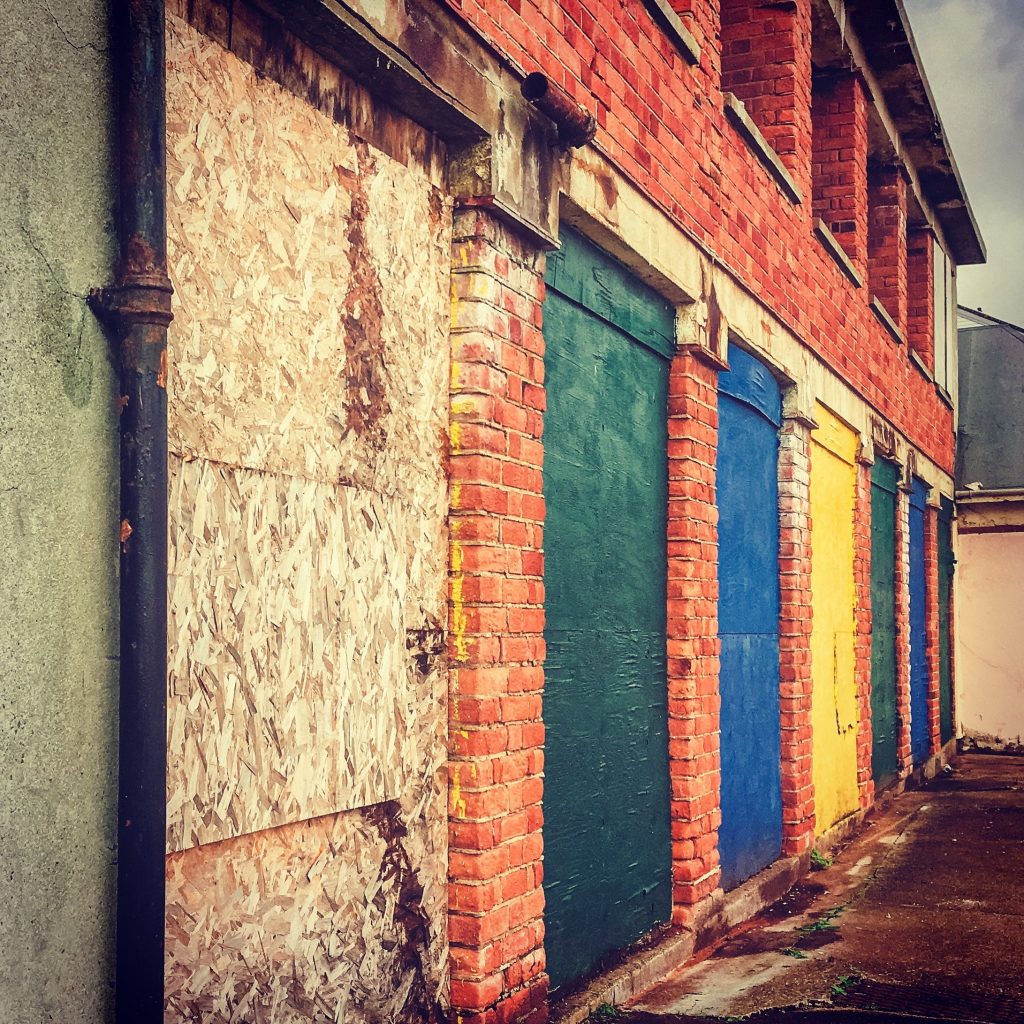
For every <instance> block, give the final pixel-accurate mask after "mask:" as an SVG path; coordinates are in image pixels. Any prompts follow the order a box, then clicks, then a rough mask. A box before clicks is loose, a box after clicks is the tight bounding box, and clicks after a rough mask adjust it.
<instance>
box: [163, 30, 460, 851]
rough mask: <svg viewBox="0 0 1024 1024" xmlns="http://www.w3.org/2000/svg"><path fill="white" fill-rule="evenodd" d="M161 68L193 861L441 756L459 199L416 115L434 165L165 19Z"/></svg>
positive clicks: (176, 794)
mask: <svg viewBox="0 0 1024 1024" xmlns="http://www.w3.org/2000/svg"><path fill="white" fill-rule="evenodd" d="M167 59H168V192H169V196H168V199H169V202H168V210H169V213H168V220H169V224H168V236H169V238H168V247H169V253H170V265H171V276H172V280H173V283H174V287H175V300H174V302H175V320H174V323H173V325H172V327H171V333H170V356H171V367H170V374H169V419H170V424H169V435H170V439H169V444H170V449H171V452H172V456H173V457H172V459H171V494H170V516H171V523H170V530H171V532H170V548H171V550H170V558H171V579H170V586H171V591H170V598H169V599H170V635H169V645H170V669H169V679H168V688H169V693H168V701H169V710H168V714H169V730H170V736H169V751H168V755H169V764H168V845H169V849H170V850H172V851H178V850H182V849H185V848H188V847H190V846H193V845H195V844H204V843H213V842H217V841H219V840H223V839H226V838H229V837H233V836H238V835H241V834H245V833H248V832H253V831H256V830H260V829H265V828H269V827H274V826H278V825H281V824H284V823H287V822H293V821H301V820H304V819H308V818H313V817H317V816H321V815H327V814H332V813H334V812H337V811H340V810H345V809H350V808H356V807H361V806H365V805H370V804H376V803H380V802H382V801H389V800H395V799H399V798H402V797H403V795H404V794H405V793H406V792H407V791H408V786H409V785H411V780H413V779H415V778H418V777H420V775H421V774H422V770H423V767H424V766H425V765H429V764H432V763H434V762H435V761H436V760H437V759H438V756H439V754H438V752H439V751H440V750H441V749H442V743H443V724H444V722H445V721H446V719H447V715H446V709H445V706H444V704H445V700H446V679H445V675H444V666H443V663H442V658H441V653H440V652H441V650H442V649H443V627H442V624H443V621H444V609H445V572H446V537H445V516H446V512H447V504H448V502H447V484H446V480H445V474H444V468H443V455H444V451H445V428H446V423H447V385H448V363H449V358H448V338H447V334H448V292H449V287H448V278H449V271H450V251H451V202H450V200H449V198H448V197H447V196H445V195H444V193H443V192H441V191H439V188H438V185H439V181H438V178H437V173H436V171H437V165H436V160H435V159H434V156H436V153H437V144H436V143H432V144H427V142H425V141H424V138H426V133H424V132H423V131H422V129H419V128H418V127H416V126H415V125H413V124H412V123H411V122H403V121H402V120H401V119H400V118H398V117H397V116H396V115H390V114H389V115H388V118H389V122H388V123H389V124H391V125H392V129H393V132H405V133H407V134H408V137H409V138H410V139H411V140H412V142H411V143H410V145H409V146H407V147H404V149H405V151H406V153H407V154H413V153H415V152H423V153H428V154H433V155H432V156H431V159H430V160H428V161H426V163H424V164H423V165H422V166H420V165H417V163H416V161H415V160H413V159H407V160H406V161H404V162H399V161H397V160H395V159H393V158H392V157H390V156H388V155H386V154H385V153H383V152H382V151H380V150H377V149H374V148H373V147H371V146H370V145H368V144H367V143H366V142H364V141H362V140H361V139H359V138H358V137H356V136H355V135H353V134H352V133H351V132H350V131H349V130H348V129H347V128H346V127H345V125H344V124H343V123H341V120H333V119H331V118H329V117H326V116H324V114H322V113H321V112H319V111H317V110H316V109H314V108H313V107H312V106H310V105H308V104H307V103H305V102H304V101H303V100H302V99H300V98H299V97H297V96H296V95H294V94H292V93H290V92H287V91H285V90H284V89H282V88H281V87H279V86H278V85H277V84H275V83H274V82H272V81H270V80H268V79H266V78H264V77H261V76H259V75H258V74H257V72H256V71H255V70H254V69H253V68H252V67H250V66H248V65H247V64H245V63H244V62H242V61H241V60H239V59H238V58H237V57H236V56H234V55H233V54H231V53H229V52H228V51H226V50H225V49H223V48H222V47H221V46H220V45H219V44H218V43H216V42H214V41H212V40H211V39H209V38H207V37H205V36H202V35H200V34H199V33H198V32H196V31H195V30H194V29H192V28H191V27H189V26H188V25H186V24H185V23H184V22H182V21H180V20H179V19H177V18H176V17H173V16H171V17H169V18H168V58H167ZM339 81H340V78H339ZM341 93H344V94H345V95H350V96H356V95H357V94H360V90H359V89H358V87H357V86H355V85H351V84H350V85H349V86H348V87H346V89H344V90H341V91H340V92H339V95H341ZM360 95H362V94H360ZM370 102H371V101H370V100H369V98H368V97H367V96H365V95H362V98H361V99H360V103H362V104H366V103H370ZM362 114H363V115H365V110H364V111H363V112H362ZM361 116H362V115H361ZM421 137H423V138H421ZM417 139H419V140H420V141H419V143H417V142H416V140H417ZM398 148H399V149H401V148H403V147H398Z"/></svg>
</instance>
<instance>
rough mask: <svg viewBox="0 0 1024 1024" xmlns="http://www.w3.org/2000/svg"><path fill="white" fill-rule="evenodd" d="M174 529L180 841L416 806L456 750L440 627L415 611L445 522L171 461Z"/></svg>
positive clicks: (267, 478)
mask: <svg viewBox="0 0 1024 1024" xmlns="http://www.w3.org/2000/svg"><path fill="white" fill-rule="evenodd" d="M169 524H170V525H169V530H170V540H171V543H170V562H169V580H170V607H169V624H170V625H169V631H170V634H171V636H172V637H173V638H174V642H173V643H172V644H171V650H170V660H169V679H170V694H169V705H168V718H169V722H168V730H169V731H168V769H167V779H168V786H167V791H168V807H167V811H168V840H169V848H170V849H172V850H180V849H182V848H184V847H187V846H192V845H195V844H198V843H207V842H213V841H216V840H218V839H223V838H225V837H227V836H233V835H238V834H240V833H243V832H251V831H254V830H256V829H262V828H268V827H270V826H274V825H279V824H282V823H285V822H289V821H298V820H301V819H303V818H308V817H313V816H315V815H319V814H327V813H330V812H332V811H335V810H339V809H343V808H349V807H361V806H365V805H368V804H373V803H378V802H380V801H382V800H390V799H394V798H397V797H398V796H400V795H401V793H402V792H403V791H404V789H405V787H406V785H407V783H408V781H409V780H410V779H412V778H414V777H415V776H416V775H417V774H418V773H419V771H420V770H421V766H422V765H423V764H424V763H426V762H427V761H429V760H430V759H431V758H433V757H435V756H436V753H435V747H437V746H439V745H440V744H441V741H442V736H441V728H442V723H443V721H444V689H445V680H444V679H443V678H441V676H442V673H441V671H440V667H441V666H440V664H439V661H438V654H437V653H436V652H437V651H438V650H439V648H440V644H441V638H440V629H439V627H437V621H438V620H437V619H436V618H434V619H432V620H430V621H432V622H433V623H434V624H435V628H434V629H432V630H428V631H427V632H425V633H424V634H423V635H420V634H417V633H415V632H414V633H413V634H412V635H411V636H410V635H409V630H408V628H407V626H406V622H405V618H406V616H405V613H404V609H405V608H406V607H407V606H408V604H409V601H408V592H409V590H410V589H411V581H412V578H413V576H419V577H420V578H422V577H423V576H424V575H425V573H424V571H423V568H422V566H423V562H424V561H425V560H424V558H423V553H424V552H427V553H428V554H430V555H431V556H435V555H436V553H435V552H434V551H433V544H435V543H436V536H435V534H436V533H437V530H436V528H432V527H431V526H430V524H428V523H427V522H426V521H425V520H424V519H423V518H422V517H416V516H411V515H409V514H408V511H407V510H406V509H405V508H404V507H403V506H402V505H401V504H400V503H399V502H398V501H397V500H396V499H395V498H389V497H385V496H382V495H378V494H375V493H373V492H371V491H360V490H357V489H355V488H351V487H337V486H335V485H331V484H322V483H318V482H316V481H309V480H306V479H304V478H302V477H289V476H283V475H282V476H275V475H271V474H266V473H259V472H254V471H252V470H245V469H232V468H230V467H228V466H221V465H217V464H214V463H210V462H207V461H205V460H199V461H196V462H182V461H181V460H180V459H179V458H177V457H173V456H172V458H171V489H170V499H169ZM441 557H443V554H442V556H441ZM435 562H436V558H435V557H432V558H431V559H430V563H431V569H434V570H436V565H435V564H434V563H435ZM410 645H411V647H412V649H410ZM421 652H422V653H423V654H424V655H425V656H424V657H421V658H420V659H419V662H417V661H416V660H415V658H416V656H417V654H419V653H421ZM423 667H427V668H428V669H429V670H428V671H427V672H426V673H424V672H423V671H421V668H423Z"/></svg>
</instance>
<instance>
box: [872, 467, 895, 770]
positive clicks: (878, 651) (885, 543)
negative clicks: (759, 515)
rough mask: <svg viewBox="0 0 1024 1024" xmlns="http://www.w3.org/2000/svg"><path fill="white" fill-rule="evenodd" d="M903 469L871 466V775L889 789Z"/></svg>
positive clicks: (892, 751) (892, 739)
mask: <svg viewBox="0 0 1024 1024" xmlns="http://www.w3.org/2000/svg"><path fill="white" fill-rule="evenodd" d="M898 484H899V468H898V467H897V466H896V465H895V463H892V462H888V461H886V460H885V459H876V460H875V463H874V465H873V466H872V467H871V736H872V742H871V774H872V776H873V777H874V780H875V785H876V786H879V787H881V786H884V785H885V784H886V783H888V782H890V781H891V780H892V779H893V778H894V777H895V776H896V773H897V769H898V763H897V727H896V491H897V486H898Z"/></svg>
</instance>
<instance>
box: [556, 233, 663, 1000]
mask: <svg viewBox="0 0 1024 1024" xmlns="http://www.w3.org/2000/svg"><path fill="white" fill-rule="evenodd" d="M561 241H562V246H563V247H562V250H561V251H560V252H559V253H557V254H555V255H553V256H550V257H549V258H548V273H547V283H548V291H547V298H546V299H545V303H544V335H545V343H546V356H545V379H546V386H547V412H546V414H545V420H544V495H545V499H546V502H547V520H546V524H545V528H544V549H545V590H546V599H545V611H546V626H545V632H544V635H545V640H546V642H547V662H546V666H545V688H544V722H545V736H546V739H545V765H544V776H545V777H544V891H545V898H546V909H545V925H546V935H545V947H546V951H547V964H548V973H549V975H550V977H551V984H552V987H553V988H559V987H562V986H565V985H566V984H567V983H570V982H572V981H574V980H576V979H579V978H581V977H583V976H585V975H587V974H589V973H592V972H593V971H594V970H595V969H597V968H599V967H600V965H601V963H602V960H603V959H604V958H606V957H607V955H608V954H610V953H611V952H613V951H614V950H618V949H621V948H622V947H624V946H626V945H628V944H629V943H630V942H632V941H633V940H635V939H637V938H638V937H639V936H641V935H642V934H643V933H644V932H646V931H648V930H649V929H650V928H652V927H653V926H654V925H655V924H657V923H659V922H661V921H666V920H668V918H669V916H670V913H671V881H670V869H671V846H670V842H671V840H670V831H669V776H668V710H667V691H666V682H665V648H666V640H665V612H666V609H665V603H666V536H665V531H666V514H667V501H668V484H667V479H668V474H667V456H666V410H667V400H668V368H669V362H668V358H669V355H670V353H671V351H672V339H673V322H674V321H673V310H672V308H671V306H670V305H669V304H668V303H666V302H665V301H664V300H663V299H661V298H660V297H659V296H657V295H656V294H655V293H653V292H651V291H650V290H649V289H648V288H646V287H645V286H644V285H643V284H641V283H640V282H639V281H637V280H635V279H634V278H633V277H631V276H630V275H629V273H628V272H627V271H626V270H625V268H624V267H622V266H621V265H620V264H618V263H616V262H615V261H613V260H612V259H611V258H610V257H608V256H607V255H606V254H604V253H602V252H601V251H600V250H599V249H596V248H595V247H594V246H592V245H591V244H590V243H589V242H587V241H586V240H584V239H583V238H582V237H580V236H578V235H575V234H566V235H565V236H564V237H563V238H562V240H561Z"/></svg>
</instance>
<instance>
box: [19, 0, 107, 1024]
mask: <svg viewBox="0 0 1024 1024" xmlns="http://www.w3.org/2000/svg"><path fill="white" fill-rule="evenodd" d="M51 12H52V13H51ZM109 57H110V55H109V53H108V52H107V10H106V4H105V3H103V2H102V0H76V2H75V3H70V4H63V3H50V4H49V5H48V4H47V3H45V2H44V0H35V2H29V0H5V2H4V3H2V4H0V81H2V82H3V85H2V87H0V1020H2V1021H11V1022H17V1024H36V1022H41V1021H48V1022H49V1021H55V1022H72V1021H74V1022H78V1021H83V1022H85V1021H88V1022H90V1024H95V1022H103V1021H106V1020H109V1019H110V1018H111V1016H112V993H113V989H112V963H113V895H114V887H113V868H114V857H115V852H116V851H115V763H116V762H115V759H116V710H117V703H116V681H117V661H116V658H117V546H116V536H115V532H116V521H117V433H116V429H117V425H116V416H115V412H114V407H115V404H114V399H115V392H116V389H115V387H114V378H113V374H112V367H111V363H110V360H109V358H108V355H107V344H106V341H105V339H104V337H103V335H102V334H101V332H100V331H99V329H98V327H97V325H96V323H95V321H94V320H93V318H92V315H91V314H90V313H89V311H88V310H87V309H86V306H85V303H84V301H83V296H84V295H85V293H86V292H87V291H88V289H89V287H90V286H92V285H97V284H104V283H107V281H108V280H109V277H110V269H109V268H110V261H111V255H112V242H113V236H112V209H111V176H110V165H111V158H110V116H111V105H110V97H109V92H110V84H109V70H110V69H109Z"/></svg>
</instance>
